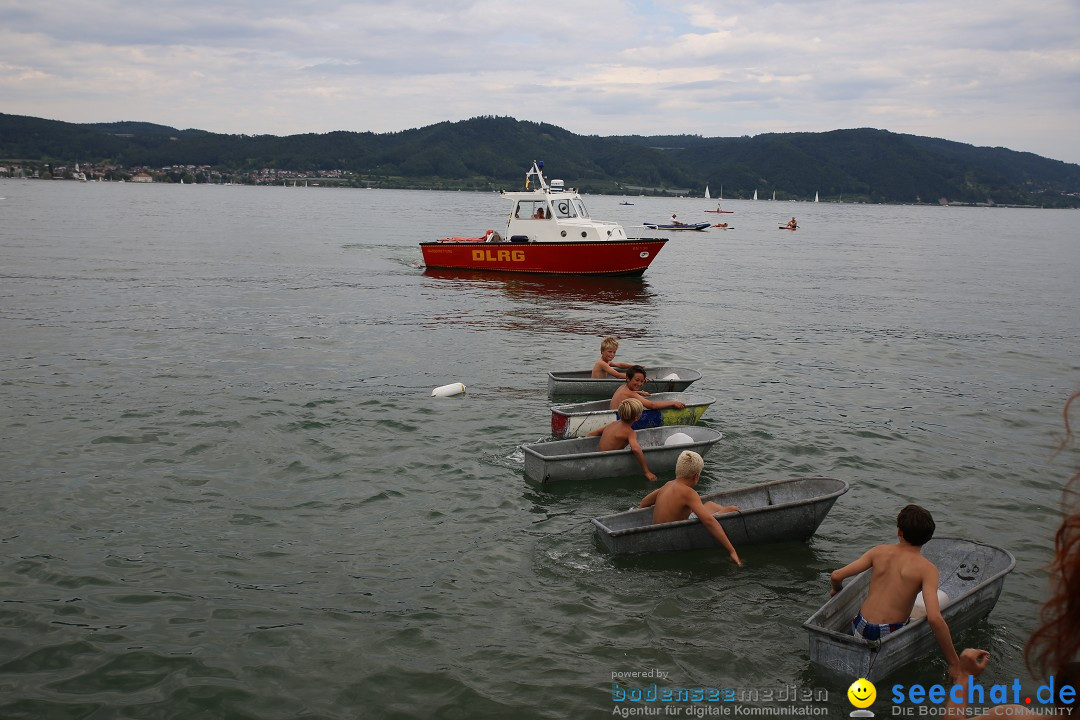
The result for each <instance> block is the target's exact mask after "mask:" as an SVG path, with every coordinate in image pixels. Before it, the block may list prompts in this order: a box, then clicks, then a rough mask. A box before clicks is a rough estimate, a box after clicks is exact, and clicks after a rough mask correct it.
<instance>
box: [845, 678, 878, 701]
mask: <svg viewBox="0 0 1080 720" xmlns="http://www.w3.org/2000/svg"><path fill="white" fill-rule="evenodd" d="M847 697H848V700H849V701H850V702H851V704H852V705H854V706H855V707H857V708H868V707H870V706H871V705H873V704H874V700H877V688H876V687H874V683H872V682H870V681H869V680H867V679H866V678H859V679H858V680H856V681H855V682H853V683H851V687H849V688H848V689H847Z"/></svg>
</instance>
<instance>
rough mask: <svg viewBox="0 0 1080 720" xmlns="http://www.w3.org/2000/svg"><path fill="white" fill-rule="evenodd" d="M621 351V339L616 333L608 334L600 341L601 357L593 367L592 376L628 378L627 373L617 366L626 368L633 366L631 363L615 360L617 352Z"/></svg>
mask: <svg viewBox="0 0 1080 720" xmlns="http://www.w3.org/2000/svg"><path fill="white" fill-rule="evenodd" d="M618 351H619V341H618V340H617V339H616V338H615V336H614V335H608V336H607V337H605V338H604V339H603V340H601V341H600V359H599V360H597V361H596V364H595V365H593V367H592V377H594V378H606V377H617V378H619V379H620V380H624V379H626V375H624V374H622V373H621V372H619V371H618V370H616V369H615V368H622V369H623V370H625V369H626V368H628V367H632V365H631V364H630V363H624V362H615V353H617V352H618Z"/></svg>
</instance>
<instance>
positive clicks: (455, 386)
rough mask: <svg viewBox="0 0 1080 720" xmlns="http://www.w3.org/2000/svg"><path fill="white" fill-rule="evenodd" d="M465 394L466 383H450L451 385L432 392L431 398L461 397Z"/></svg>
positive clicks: (442, 386) (441, 386)
mask: <svg viewBox="0 0 1080 720" xmlns="http://www.w3.org/2000/svg"><path fill="white" fill-rule="evenodd" d="M463 392H465V385H464V383H459V382H457V383H450V384H449V385H440V386H439V387H437V388H435V389H434V390H432V391H431V397H450V396H451V395H460V394H461V393H463Z"/></svg>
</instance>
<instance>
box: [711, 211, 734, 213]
mask: <svg viewBox="0 0 1080 720" xmlns="http://www.w3.org/2000/svg"><path fill="white" fill-rule="evenodd" d="M705 212H714V213H734V212H735V211H734V210H706V211H705Z"/></svg>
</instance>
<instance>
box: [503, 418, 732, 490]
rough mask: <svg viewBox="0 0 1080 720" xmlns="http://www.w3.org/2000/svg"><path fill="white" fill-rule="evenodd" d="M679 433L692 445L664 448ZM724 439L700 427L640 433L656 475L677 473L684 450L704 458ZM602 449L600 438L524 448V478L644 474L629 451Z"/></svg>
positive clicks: (558, 479) (544, 480) (671, 427)
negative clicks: (687, 437)
mask: <svg viewBox="0 0 1080 720" xmlns="http://www.w3.org/2000/svg"><path fill="white" fill-rule="evenodd" d="M676 433H683V434H684V435H689V436H690V439H691V442H683V443H674V444H672V445H665V444H664V443H665V441H667V440H668V438H670V437H671V436H672V435H675V434H676ZM721 437H723V435H721V434H720V433H719V432H717V431H716V430H713V429H712V428H707V427H701V426H700V425H666V426H664V427H658V428H649V429H647V430H640V431H638V433H637V439H638V444H639V445H640V446H641V451H642V452H643V453H644V454H645V461H646V462H647V463H648V464H649V469H650V470H652V471H653V472H654V473H656V474H657V475H659V474H660V473H664V472H672V471H674V469H675V461H676V460H678V459H679V455H680V454H681V453H682V452H683V451H684V450H693V451H694V452H696V453H698V454H699V455H702V456H704V455H705V454H706V453H708V452H709V450H711V449H712V446H713V445H715V444H716V442H717V441H719V440H720V438H721ZM599 446H600V438H599V436H595V437H586V438H575V439H573V440H555V441H554V442H540V443H531V444H528V445H522V446H521V449H522V451H523V452H524V453H525V477H526V478H528V479H529V480H532V481H534V482H539V483H550V482H565V481H575V480H599V479H600V478H608V477H625V476H628V475H638V476H640V475H641V465H639V464H638V461H637V458H636V457H634V453H633V451H631V450H630V448H628V447H627V448H623V449H622V450H607V451H600V450H598V449H597V448H598V447H599Z"/></svg>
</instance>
